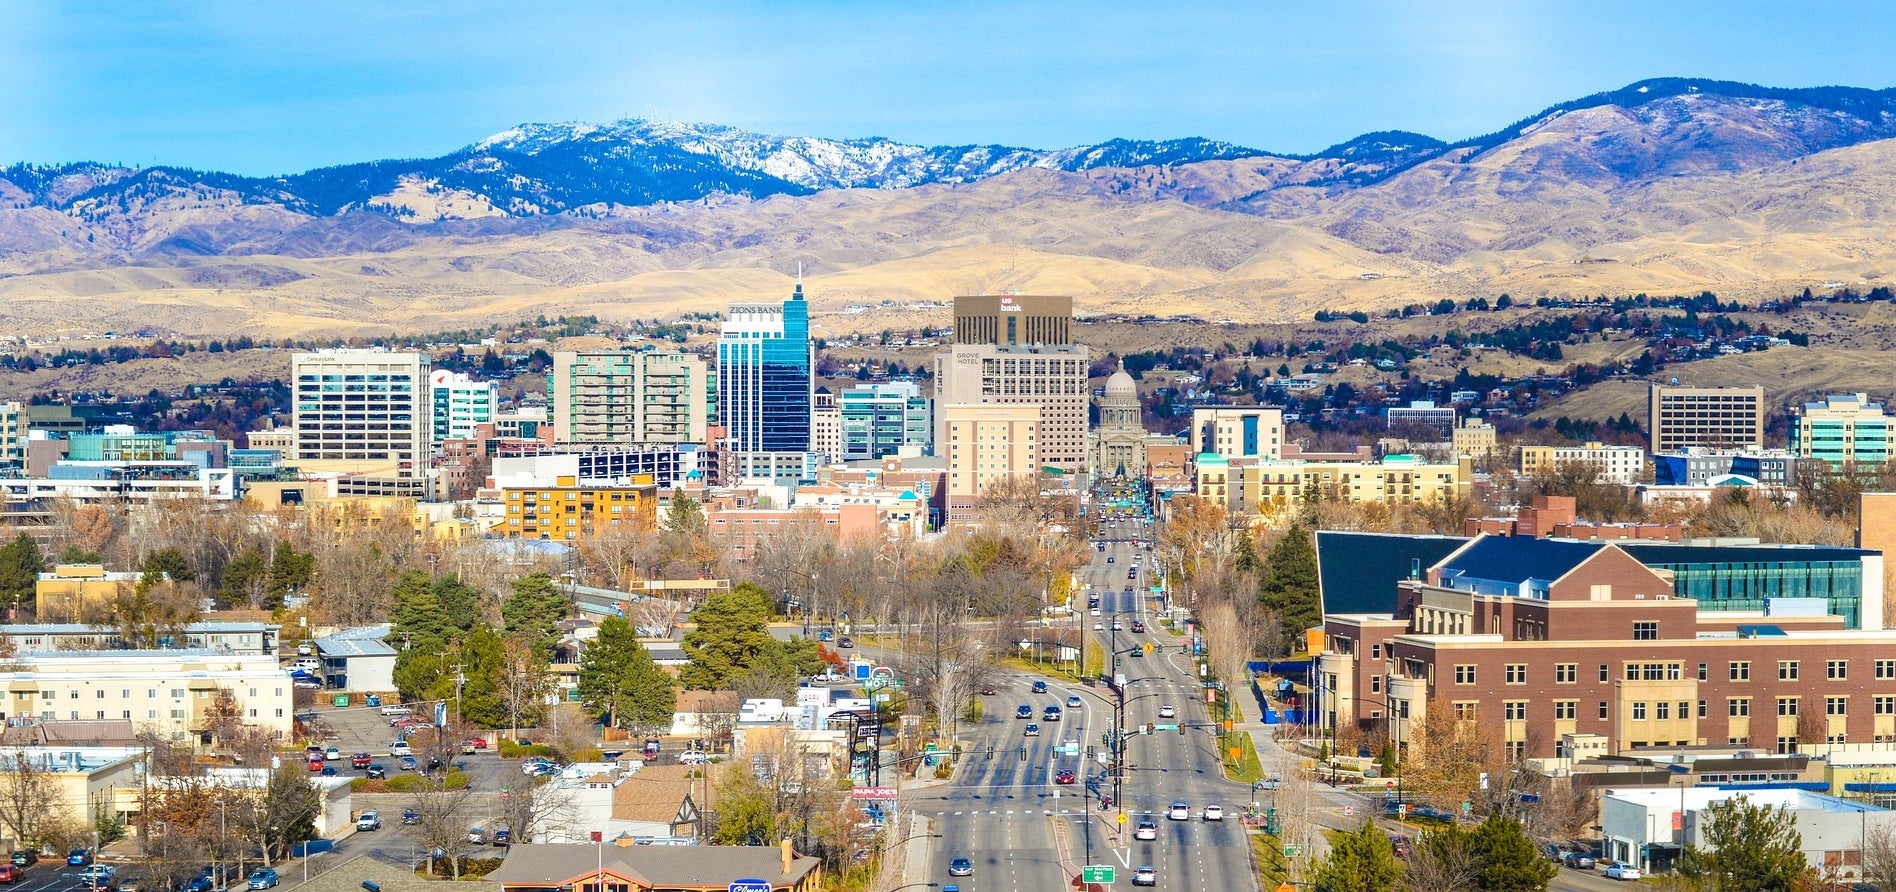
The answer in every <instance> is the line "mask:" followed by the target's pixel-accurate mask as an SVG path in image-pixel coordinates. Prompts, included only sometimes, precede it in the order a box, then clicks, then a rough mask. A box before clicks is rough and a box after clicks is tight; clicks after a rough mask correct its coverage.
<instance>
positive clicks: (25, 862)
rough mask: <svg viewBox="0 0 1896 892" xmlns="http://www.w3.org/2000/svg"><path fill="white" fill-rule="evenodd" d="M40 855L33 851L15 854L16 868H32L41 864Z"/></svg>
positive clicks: (26, 850)
mask: <svg viewBox="0 0 1896 892" xmlns="http://www.w3.org/2000/svg"><path fill="white" fill-rule="evenodd" d="M39 859H40V856H39V853H38V852H35V851H32V850H31V849H21V850H19V851H17V852H14V853H13V866H14V867H32V866H33V865H35V864H38V863H39Z"/></svg>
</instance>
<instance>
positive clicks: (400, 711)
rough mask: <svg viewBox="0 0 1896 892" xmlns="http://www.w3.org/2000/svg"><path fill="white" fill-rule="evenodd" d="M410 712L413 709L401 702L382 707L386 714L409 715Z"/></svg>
mask: <svg viewBox="0 0 1896 892" xmlns="http://www.w3.org/2000/svg"><path fill="white" fill-rule="evenodd" d="M409 712H411V710H410V709H409V708H408V707H406V706H403V705H401V704H400V703H391V704H389V705H387V706H384V707H382V714H383V715H385V716H397V715H407V714H408V713H409Z"/></svg>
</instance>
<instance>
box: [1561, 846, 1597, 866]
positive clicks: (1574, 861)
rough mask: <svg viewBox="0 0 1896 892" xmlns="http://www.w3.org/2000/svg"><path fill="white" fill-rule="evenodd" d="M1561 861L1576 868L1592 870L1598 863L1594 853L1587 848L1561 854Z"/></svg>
mask: <svg viewBox="0 0 1896 892" xmlns="http://www.w3.org/2000/svg"><path fill="white" fill-rule="evenodd" d="M1560 862H1561V863H1562V864H1565V865H1567V866H1568V867H1571V868H1573V869H1575V870H1592V869H1593V868H1594V866H1595V865H1596V864H1597V862H1596V861H1595V860H1594V858H1593V853H1592V852H1589V851H1585V850H1581V851H1577V852H1568V853H1566V854H1564V855H1562V856H1560Z"/></svg>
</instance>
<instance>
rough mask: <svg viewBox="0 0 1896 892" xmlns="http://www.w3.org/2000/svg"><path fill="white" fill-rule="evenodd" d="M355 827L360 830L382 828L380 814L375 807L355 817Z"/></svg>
mask: <svg viewBox="0 0 1896 892" xmlns="http://www.w3.org/2000/svg"><path fill="white" fill-rule="evenodd" d="M356 829H357V830H361V831H364V832H366V831H369V830H380V829H382V815H381V813H380V812H377V811H376V810H375V809H369V810H368V811H365V812H363V813H362V815H361V817H358V818H356Z"/></svg>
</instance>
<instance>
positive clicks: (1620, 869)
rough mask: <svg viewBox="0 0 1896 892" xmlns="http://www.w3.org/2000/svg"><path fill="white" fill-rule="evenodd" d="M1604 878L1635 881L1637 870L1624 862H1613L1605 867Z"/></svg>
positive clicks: (1637, 876) (1637, 877)
mask: <svg viewBox="0 0 1896 892" xmlns="http://www.w3.org/2000/svg"><path fill="white" fill-rule="evenodd" d="M1606 878H1607V879H1609V880H1636V879H1639V868H1637V867H1634V866H1633V865H1631V864H1627V863H1626V862H1624V861H1615V862H1613V863H1612V864H1609V865H1607V867H1606Z"/></svg>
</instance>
